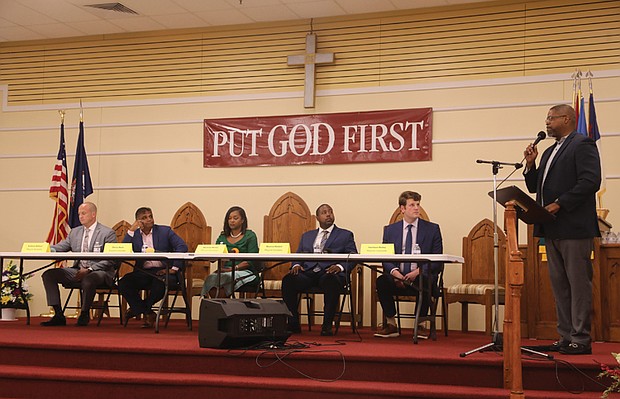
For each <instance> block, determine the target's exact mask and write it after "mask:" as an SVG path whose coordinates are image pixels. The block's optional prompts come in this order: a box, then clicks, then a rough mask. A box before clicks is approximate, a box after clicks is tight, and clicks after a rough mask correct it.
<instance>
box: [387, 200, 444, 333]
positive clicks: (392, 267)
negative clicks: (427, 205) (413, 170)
mask: <svg viewBox="0 0 620 399" xmlns="http://www.w3.org/2000/svg"><path fill="white" fill-rule="evenodd" d="M421 199H422V196H421V195H420V194H418V193H416V192H414V191H405V192H403V193H402V194H401V195H400V197H398V205H399V207H400V211H401V212H402V214H403V220H402V221H399V222H396V223H392V224H390V225H389V226H386V227H385V229H384V230H383V243H384V244H394V253H396V254H411V253H414V252H413V248H414V247H415V245H416V244H417V245H418V246H419V247H420V253H423V254H441V253H443V239H442V238H441V231H440V229H439V225H438V224H435V223H431V222H427V221H426V220H422V219H420V200H421ZM420 270H422V273H420ZM442 270H443V263H442V262H432V263H430V264H429V263H424V264H420V263H418V264H416V263H410V262H403V263H400V264H398V263H393V262H384V263H383V274H382V275H381V276H379V278H377V296H378V298H379V302H380V303H381V308H382V309H383V315H384V317H385V319H386V321H387V322H386V323H385V325H384V326H383V327H382V329H381V330H380V331H378V332H377V333H376V334H375V337H381V338H393V337H398V336H399V333H398V327H396V318H395V317H396V305H395V304H394V295H402V296H405V295H417V294H418V290H417V287H418V284H419V281H418V279H419V278H421V279H422V282H423V285H424V286H426V284H427V283H426V281H428V280H426V279H429V278H431V279H432V287H433V288H434V289H435V288H437V276H438V275H439V272H441V271H442ZM429 294H430V293H429ZM434 294H436V293H434ZM422 297H423V300H422V303H421V304H418V303H416V306H421V308H420V316H426V314H427V313H428V308H429V295H423V296H422Z"/></svg>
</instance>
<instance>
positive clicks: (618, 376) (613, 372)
mask: <svg viewBox="0 0 620 399" xmlns="http://www.w3.org/2000/svg"><path fill="white" fill-rule="evenodd" d="M611 355H612V356H613V357H614V358H615V359H616V361H617V362H618V364H620V353H613V352H612V354H611ZM601 370H602V371H601V373H600V374H599V375H598V376H599V378H603V377H609V378H610V379H611V385H609V386H608V387H607V389H606V390H605V392H603V396H601V398H603V399H605V398H611V397H612V395H611V394H612V393H614V392H616V393H620V367H611V366H608V365H606V364H601ZM613 397H615V396H613Z"/></svg>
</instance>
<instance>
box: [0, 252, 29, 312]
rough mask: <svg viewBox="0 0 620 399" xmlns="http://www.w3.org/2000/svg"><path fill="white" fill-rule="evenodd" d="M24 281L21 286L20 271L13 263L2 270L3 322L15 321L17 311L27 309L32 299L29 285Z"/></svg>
mask: <svg viewBox="0 0 620 399" xmlns="http://www.w3.org/2000/svg"><path fill="white" fill-rule="evenodd" d="M25 280H26V279H22V284H21V288H20V286H19V269H18V267H17V265H16V264H15V263H13V261H9V264H8V265H7V266H6V267H5V268H4V269H3V270H2V291H0V303H1V304H2V320H15V310H16V309H25V307H26V303H25V302H24V298H25V299H26V301H29V300H30V298H32V294H31V293H29V292H28V289H29V287H28V284H27V283H26V281H25Z"/></svg>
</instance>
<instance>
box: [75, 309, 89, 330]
mask: <svg viewBox="0 0 620 399" xmlns="http://www.w3.org/2000/svg"><path fill="white" fill-rule="evenodd" d="M89 321H90V316H89V315H88V312H86V313H80V316H79V317H78V319H77V324H76V325H77V326H78V327H86V326H87V325H88V322H89Z"/></svg>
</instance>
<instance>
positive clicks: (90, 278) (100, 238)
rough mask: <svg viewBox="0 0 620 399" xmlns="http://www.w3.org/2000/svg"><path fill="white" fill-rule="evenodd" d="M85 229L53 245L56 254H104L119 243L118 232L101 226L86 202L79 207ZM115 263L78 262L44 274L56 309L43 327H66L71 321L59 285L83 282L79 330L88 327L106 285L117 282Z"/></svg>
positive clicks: (50, 302)
mask: <svg viewBox="0 0 620 399" xmlns="http://www.w3.org/2000/svg"><path fill="white" fill-rule="evenodd" d="M78 218H79V219H80V223H81V226H77V227H74V228H73V229H71V232H70V233H69V235H68V236H67V238H65V239H64V240H62V241H61V242H59V243H58V244H55V245H52V247H51V249H52V251H53V252H69V251H71V252H101V251H103V246H104V245H105V243H108V242H116V234H115V233H114V230H112V229H111V228H109V227H106V226H104V225H102V224H101V223H99V222H97V207H96V206H95V204H93V203H92V202H84V203H83V204H82V205H80V206H79V207H78ZM114 273H115V270H114V262H112V261H109V260H92V261H90V260H77V261H75V263H74V264H73V266H72V267H58V268H54V269H49V270H47V271H46V272H45V273H43V276H42V278H43V286H44V287H45V294H46V295H47V304H48V305H49V306H51V307H52V308H53V309H54V317H52V318H51V319H50V320H48V321H44V322H42V323H41V325H42V326H45V327H50V326H64V325H66V324H67V319H66V318H65V315H64V314H63V311H62V306H60V289H59V288H58V284H65V285H70V284H73V283H75V282H78V281H79V282H80V290H81V291H82V308H81V312H80V315H79V317H78V319H77V325H78V326H82V327H84V326H87V325H88V322H89V321H90V316H89V314H88V313H89V311H90V307H91V306H92V304H93V301H94V299H95V294H96V293H97V287H98V286H100V285H102V284H104V283H105V284H108V285H111V284H112V282H113V280H114Z"/></svg>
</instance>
